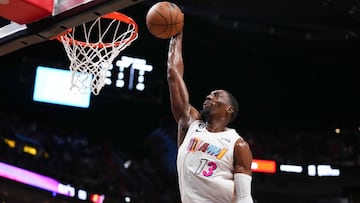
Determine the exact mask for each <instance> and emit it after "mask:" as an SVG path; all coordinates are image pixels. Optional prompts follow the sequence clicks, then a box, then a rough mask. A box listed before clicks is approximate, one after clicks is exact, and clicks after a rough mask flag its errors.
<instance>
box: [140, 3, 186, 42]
mask: <svg viewBox="0 0 360 203" xmlns="http://www.w3.org/2000/svg"><path fill="white" fill-rule="evenodd" d="M146 26H147V29H148V30H149V32H150V33H151V34H152V35H153V36H155V37H157V38H160V39H169V38H171V37H172V36H174V35H176V34H178V33H179V32H181V31H182V29H183V27H184V14H183V12H182V11H181V9H180V8H179V7H178V6H177V5H176V4H174V3H172V2H168V1H160V2H158V3H156V4H154V5H153V6H151V8H150V9H149V10H148V12H147V14H146Z"/></svg>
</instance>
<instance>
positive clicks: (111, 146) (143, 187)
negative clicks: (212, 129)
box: [0, 113, 360, 203]
mask: <svg viewBox="0 0 360 203" xmlns="http://www.w3.org/2000/svg"><path fill="white" fill-rule="evenodd" d="M0 116H1V117H0V135H1V146H0V156H1V157H0V161H2V162H6V163H9V164H12V165H15V166H18V167H21V168H25V169H28V170H31V171H34V172H37V173H40V174H43V175H46V176H50V177H53V178H55V179H57V180H59V181H60V182H62V183H65V184H66V183H68V184H71V185H76V187H78V188H84V189H86V190H88V191H93V192H96V193H99V194H105V195H107V196H112V197H116V198H123V197H126V196H129V197H131V198H132V199H133V200H136V201H134V202H139V203H141V202H145V201H144V200H147V201H146V202H149V200H153V202H157V203H162V202H164V203H165V202H166V203H168V202H178V200H179V196H178V191H177V177H176V166H175V163H176V162H175V159H176V148H177V146H176V124H175V123H174V122H173V120H172V119H171V118H168V117H167V116H164V117H163V118H160V119H159V125H158V126H156V127H155V128H154V129H153V131H152V132H150V133H149V134H148V135H144V140H143V141H142V142H140V144H139V146H137V149H138V150H139V149H140V150H142V151H143V152H144V153H141V156H139V154H133V152H132V151H130V150H127V149H126V148H122V147H120V146H118V145H117V144H115V142H113V141H111V140H105V139H104V140H103V141H102V142H99V141H98V140H97V141H96V142H94V141H93V140H92V139H90V138H89V137H88V136H87V135H86V133H84V132H82V131H81V130H79V129H74V128H66V127H62V128H59V127H56V126H52V125H49V123H46V122H44V121H39V120H29V119H25V118H23V117H21V116H20V115H18V114H15V113H1V114H0ZM240 134H241V135H242V136H243V137H244V138H245V139H246V140H247V141H248V142H249V144H250V146H251V148H252V152H253V155H254V158H257V159H273V160H276V161H278V162H281V163H293V164H296V163H302V164H306V163H315V162H318V163H332V164H338V165H354V166H359V165H360V153H359V151H360V150H359V146H360V133H359V129H353V130H349V129H348V130H345V131H343V132H341V133H339V134H337V133H334V132H333V131H332V130H331V129H330V130H329V131H324V132H322V131H319V132H315V131H311V132H309V131H304V132H301V131H294V132H292V131H278V132H260V131H252V132H241V131H240ZM6 140H15V141H16V143H17V145H16V147H15V148H12V147H9V145H8V144H7V142H6ZM24 145H30V146H33V147H35V148H36V149H38V151H37V154H36V155H31V154H27V153H24V152H23V151H22V146H24Z"/></svg>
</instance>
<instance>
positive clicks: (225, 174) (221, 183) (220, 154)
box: [177, 120, 241, 203]
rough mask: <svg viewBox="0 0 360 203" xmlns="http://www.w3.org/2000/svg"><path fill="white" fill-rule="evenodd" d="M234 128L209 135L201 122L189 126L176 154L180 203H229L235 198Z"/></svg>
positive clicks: (236, 134) (235, 133)
mask: <svg viewBox="0 0 360 203" xmlns="http://www.w3.org/2000/svg"><path fill="white" fill-rule="evenodd" d="M239 138H241V137H240V135H239V134H238V133H237V132H236V131H235V129H231V128H227V129H226V131H224V132H217V133H212V132H209V131H207V130H206V125H205V123H204V122H203V121H200V120H196V121H194V122H193V123H191V125H190V126H189V129H188V131H187V133H186V136H185V139H184V141H183V143H182V144H181V145H180V147H179V150H178V155H177V170H178V180H179V189H180V194H181V201H182V203H204V202H207V203H231V202H233V201H234V199H235V187H234V176H233V170H234V166H233V163H234V159H233V153H234V145H235V142H236V140H238V139H239Z"/></svg>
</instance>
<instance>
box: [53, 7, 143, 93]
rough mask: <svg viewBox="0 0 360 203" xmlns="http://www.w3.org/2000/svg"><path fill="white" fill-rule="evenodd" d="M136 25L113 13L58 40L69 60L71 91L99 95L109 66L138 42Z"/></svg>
mask: <svg viewBox="0 0 360 203" xmlns="http://www.w3.org/2000/svg"><path fill="white" fill-rule="evenodd" d="M137 31H138V30H137V24H136V23H135V22H134V21H133V20H132V19H130V18H128V17H127V16H124V15H123V14H121V13H117V12H113V13H110V14H107V15H104V16H102V17H99V18H97V19H96V20H94V21H92V22H87V23H83V24H82V25H80V26H78V27H74V28H72V29H71V30H69V31H68V32H66V33H65V34H62V35H60V36H58V38H57V39H58V40H59V41H61V42H62V44H63V45H64V48H65V51H66V53H67V56H68V58H69V60H70V67H69V69H70V71H71V73H72V79H71V90H72V91H76V92H79V93H84V92H88V91H92V93H93V94H95V95H98V94H99V93H100V90H101V89H102V88H103V87H104V85H105V79H106V77H107V74H108V72H109V70H110V69H112V62H113V61H114V59H115V58H116V57H117V56H118V55H119V53H120V52H121V51H122V50H123V49H125V48H126V47H127V46H129V45H130V44H131V42H132V41H134V40H135V39H137V34H138V33H137Z"/></svg>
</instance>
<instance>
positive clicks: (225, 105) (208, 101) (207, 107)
mask: <svg viewBox="0 0 360 203" xmlns="http://www.w3.org/2000/svg"><path fill="white" fill-rule="evenodd" d="M238 111H239V105H238V102H237V100H236V99H235V97H234V96H233V95H232V94H231V93H230V92H229V91H226V90H222V89H217V90H214V91H212V92H211V93H210V94H209V95H207V96H206V98H205V101H204V103H203V109H202V110H201V112H200V113H201V116H202V118H203V119H204V120H208V119H211V118H213V117H224V118H227V119H228V122H229V123H231V122H233V121H234V120H235V118H236V117H237V114H238Z"/></svg>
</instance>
